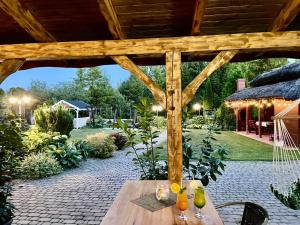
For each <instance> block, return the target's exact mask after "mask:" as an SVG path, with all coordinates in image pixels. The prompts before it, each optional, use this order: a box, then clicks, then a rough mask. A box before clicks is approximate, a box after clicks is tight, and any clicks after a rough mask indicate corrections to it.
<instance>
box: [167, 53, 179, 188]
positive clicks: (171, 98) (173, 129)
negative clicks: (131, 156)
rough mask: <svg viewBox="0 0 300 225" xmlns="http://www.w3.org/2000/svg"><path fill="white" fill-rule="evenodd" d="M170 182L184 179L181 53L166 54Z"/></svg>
mask: <svg viewBox="0 0 300 225" xmlns="http://www.w3.org/2000/svg"><path fill="white" fill-rule="evenodd" d="M166 89H167V107H166V108H167V131H168V161H169V168H168V173H169V180H170V181H173V182H174V181H175V182H180V180H181V179H182V105H181V53H180V52H178V51H172V52H167V53H166Z"/></svg>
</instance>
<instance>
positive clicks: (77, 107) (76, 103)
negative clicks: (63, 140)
mask: <svg viewBox="0 0 300 225" xmlns="http://www.w3.org/2000/svg"><path fill="white" fill-rule="evenodd" d="M59 105H61V106H63V107H65V108H66V109H69V110H74V112H75V117H74V127H75V128H76V129H79V128H81V127H84V126H86V124H87V122H88V121H89V120H90V115H91V113H90V112H91V105H90V104H88V103H86V102H84V101H81V100H60V101H59V102H57V103H55V104H54V105H53V106H52V107H55V106H59Z"/></svg>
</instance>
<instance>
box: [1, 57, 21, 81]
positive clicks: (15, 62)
mask: <svg viewBox="0 0 300 225" xmlns="http://www.w3.org/2000/svg"><path fill="white" fill-rule="evenodd" d="M24 62H25V60H23V59H9V60H5V61H3V62H1V63H0V84H1V83H2V82H3V81H4V80H5V79H6V78H7V77H8V76H9V75H11V74H12V73H14V72H16V71H17V70H18V69H19V68H21V66H22V65H23V64H24Z"/></svg>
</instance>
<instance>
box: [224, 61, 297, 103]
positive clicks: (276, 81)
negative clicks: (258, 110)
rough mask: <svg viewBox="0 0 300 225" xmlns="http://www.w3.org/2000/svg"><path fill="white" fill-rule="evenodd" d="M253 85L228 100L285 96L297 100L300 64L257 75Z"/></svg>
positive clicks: (227, 99)
mask: <svg viewBox="0 0 300 225" xmlns="http://www.w3.org/2000/svg"><path fill="white" fill-rule="evenodd" d="M250 84H251V86H252V87H249V88H245V89H243V90H240V91H237V92H235V93H234V94H232V95H230V96H229V97H227V98H226V99H225V100H226V101H237V100H246V99H263V98H264V99H265V98H283V99H286V100H295V99H298V98H300V64H290V65H287V66H283V67H281V68H277V69H274V70H272V71H270V72H266V73H263V74H261V75H259V76H258V77H256V78H255V79H254V80H253V81H252V82H251V83H250Z"/></svg>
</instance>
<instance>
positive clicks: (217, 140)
mask: <svg viewBox="0 0 300 225" xmlns="http://www.w3.org/2000/svg"><path fill="white" fill-rule="evenodd" d="M280 63H283V62H282V61H280V60H279V61H276V60H275V61H274V62H270V65H269V67H273V66H275V65H278V64H280ZM203 66H204V65H203V64H202V63H198V64H197V63H190V64H189V65H188V66H186V64H184V65H183V75H185V76H184V78H183V82H184V83H188V82H187V81H188V80H189V79H191V77H192V75H191V74H193V73H194V72H193V71H194V70H196V69H197V70H198V69H199V68H201V67H203ZM257 67H258V66H257ZM257 67H254V68H256V69H257ZM245 68H248V67H245V65H244V64H237V65H235V66H228V67H225V69H224V71H218V72H217V73H216V75H215V76H213V77H212V78H211V79H209V80H208V81H207V82H206V83H205V86H204V88H202V89H200V90H199V91H198V92H197V95H196V98H197V101H196V100H195V101H194V102H192V103H191V104H189V105H188V106H187V107H185V108H184V109H183V136H182V140H183V143H182V147H183V162H182V165H183V175H184V179H189V180H191V179H195V180H201V182H202V184H203V185H204V186H208V185H209V184H210V183H213V182H211V181H216V180H217V179H219V178H220V177H221V176H222V175H223V174H224V173H226V168H227V167H226V165H227V164H228V163H229V162H230V161H254V162H258V161H272V157H273V156H272V151H273V150H272V146H271V145H268V144H264V143H261V142H258V141H256V140H253V139H250V138H247V137H244V136H241V135H239V134H237V133H235V132H234V131H233V130H234V128H235V118H234V112H233V110H232V109H230V108H228V107H226V105H225V104H224V103H223V100H224V98H225V97H226V96H227V95H228V94H230V93H232V92H234V87H233V84H234V83H235V79H236V78H237V77H239V73H240V71H241V70H243V69H245ZM145 69H146V68H145ZM265 69H266V68H265ZM255 71H256V70H255ZM151 73H152V77H153V79H154V80H156V81H157V82H159V81H161V83H160V85H161V86H163V85H165V84H164V83H163V80H164V79H162V76H163V74H164V68H162V67H153V68H151ZM252 73H254V71H248V73H247V75H248V76H253V74H252ZM224 74H226V76H228V78H229V79H228V80H227V81H226V82H225V80H222V79H221V77H222V76H223V75H224ZM228 74H229V75H228ZM129 81H130V82H129ZM129 81H125V82H123V83H122V84H121V85H120V87H119V89H118V90H114V89H113V88H112V87H111V86H110V85H108V80H107V79H105V76H104V75H103V74H101V71H100V70H98V69H97V68H92V69H87V70H82V69H80V70H78V73H77V78H76V79H75V80H74V81H73V82H72V83H71V84H64V85H61V86H59V87H58V88H57V89H52V88H48V87H46V86H43V84H42V83H38V82H34V83H33V84H32V86H31V88H30V91H25V90H20V89H12V90H10V91H8V93H7V94H6V95H3V96H4V97H2V103H1V111H0V133H1V136H0V154H1V155H0V156H1V157H0V160H1V161H0V163H1V164H0V175H1V177H0V187H1V196H0V197H1V198H0V200H1V201H0V209H1V210H2V211H1V212H0V221H2V222H3V221H8V220H9V219H10V218H12V217H13V214H14V212H15V207H14V205H13V204H12V203H10V201H9V199H10V198H12V197H11V192H12V184H14V183H17V182H19V181H21V182H23V181H24V180H36V179H43V178H47V177H51V176H55V175H58V174H62V173H64V172H65V171H70V170H72V169H74V168H79V167H81V166H82V165H83V164H85V165H86V164H87V163H90V161H88V160H89V159H92V160H96V161H99V162H100V164H101V161H103V162H104V160H105V159H111V158H112V159H113V157H114V155H115V154H116V152H117V151H120V152H124V155H125V156H126V157H127V158H128V160H130V161H132V164H134V166H135V170H136V171H137V174H138V176H139V178H140V179H141V180H167V179H168V151H167V140H166V137H164V138H165V139H163V140H160V142H158V139H159V137H160V136H161V134H163V133H164V132H165V131H166V126H167V121H166V117H165V112H164V111H163V110H162V108H159V107H158V105H157V103H156V102H155V101H154V99H153V97H152V96H151V94H150V93H149V92H148V91H147V90H146V88H145V87H143V86H142V85H140V84H139V83H138V82H137V80H136V79H135V78H134V77H133V76H131V77H130V78H129ZM213 86H214V88H212V87H213ZM76 88H79V89H80V90H81V91H80V92H76V91H75V90H76ZM82 90H85V92H83V91H82ZM137 91H139V92H140V93H143V96H139V95H138V94H137V93H136V92H137ZM75 92H76V96H75V97H76V98H78V99H81V100H85V101H87V102H88V103H89V104H91V106H92V108H91V111H90V114H89V116H90V119H89V121H88V123H87V125H86V126H85V127H83V128H81V129H74V121H73V120H74V112H72V111H70V110H68V109H66V108H65V107H63V106H57V107H52V106H51V105H52V104H53V103H55V102H56V101H57V100H58V99H59V98H65V97H66V98H68V97H69V98H70V93H71V94H73V93H75ZM28 93H30V94H31V95H32V96H34V98H35V99H37V100H38V101H37V102H36V103H34V104H33V105H32V109H33V111H34V113H33V118H34V124H33V125H30V124H29V123H28V121H29V120H28V118H27V116H26V113H24V115H22V113H21V114H19V115H17V114H16V110H15V109H14V107H12V106H10V105H8V104H7V99H8V97H9V96H18V95H19V96H22V95H24V94H28ZM99 99H102V100H103V101H99ZM25 111H26V110H25ZM124 150H125V151H124ZM85 162H86V163H85Z"/></svg>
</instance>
